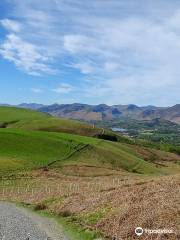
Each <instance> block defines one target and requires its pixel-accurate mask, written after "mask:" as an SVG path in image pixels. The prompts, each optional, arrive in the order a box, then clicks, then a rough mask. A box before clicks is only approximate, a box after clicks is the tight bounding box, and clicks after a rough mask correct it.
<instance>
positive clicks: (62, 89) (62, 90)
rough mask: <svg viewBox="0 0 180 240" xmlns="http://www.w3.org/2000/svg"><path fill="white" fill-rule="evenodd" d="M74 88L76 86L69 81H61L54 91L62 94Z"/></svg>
mask: <svg viewBox="0 0 180 240" xmlns="http://www.w3.org/2000/svg"><path fill="white" fill-rule="evenodd" d="M73 90H74V87H73V86H72V85H70V84H67V83H61V84H60V85H59V86H58V87H57V88H55V89H52V91H53V92H56V93H62V94H66V93H70V92H72V91H73Z"/></svg>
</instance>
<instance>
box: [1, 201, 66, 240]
mask: <svg viewBox="0 0 180 240" xmlns="http://www.w3.org/2000/svg"><path fill="white" fill-rule="evenodd" d="M12 239H18V240H69V239H68V238H67V237H66V236H65V235H64V233H63V229H62V227H61V226H60V225H59V224H57V223H56V222H55V221H54V220H53V219H49V218H44V217H41V216H39V215H37V214H34V213H32V212H30V211H28V210H26V209H23V208H19V207H17V206H16V205H14V204H12V203H6V202H0V240H12Z"/></svg>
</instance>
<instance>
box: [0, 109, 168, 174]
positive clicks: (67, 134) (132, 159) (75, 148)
mask: <svg viewBox="0 0 180 240" xmlns="http://www.w3.org/2000/svg"><path fill="white" fill-rule="evenodd" d="M0 122H1V128H0V176H3V175H6V174H9V173H11V174H12V173H16V172H19V171H20V172H22V171H24V170H32V169H37V168H55V169H59V171H60V170H61V168H62V167H63V166H67V165H69V166H70V165H72V166H74V165H76V166H90V167H91V166H93V167H98V168H106V169H115V170H120V169H123V170H126V171H128V172H133V173H140V174H162V173H163V169H162V168H161V167H159V166H158V167H157V165H156V164H155V163H153V162H148V161H145V160H143V158H142V156H140V155H138V154H136V152H135V151H134V150H133V148H132V146H128V145H126V144H122V143H119V142H110V141H106V140H102V139H97V138H93V137H89V136H95V135H97V134H99V133H101V132H102V129H98V128H95V127H93V126H92V125H88V124H84V123H81V122H78V121H73V120H65V119H58V118H55V117H52V116H50V115H48V114H44V113H39V112H36V111H32V110H25V109H18V108H12V107H0ZM78 134H79V135H78ZM82 135H86V136H82Z"/></svg>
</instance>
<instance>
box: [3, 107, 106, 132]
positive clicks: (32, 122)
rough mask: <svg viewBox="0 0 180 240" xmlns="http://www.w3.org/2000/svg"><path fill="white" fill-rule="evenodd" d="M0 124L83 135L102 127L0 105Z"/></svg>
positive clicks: (98, 130)
mask: <svg viewBox="0 0 180 240" xmlns="http://www.w3.org/2000/svg"><path fill="white" fill-rule="evenodd" d="M0 126H1V127H6V128H18V129H23V130H40V131H48V132H68V133H74V134H79V135H85V136H94V135H96V134H99V133H101V132H102V129H100V128H94V127H93V126H92V125H89V124H85V123H81V122H80V121H72V120H68V119H59V118H55V117H53V116H51V115H49V114H46V113H40V112H37V111H32V110H27V109H23V108H15V107H0Z"/></svg>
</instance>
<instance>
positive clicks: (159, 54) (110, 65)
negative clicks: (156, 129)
mask: <svg viewBox="0 0 180 240" xmlns="http://www.w3.org/2000/svg"><path fill="white" fill-rule="evenodd" d="M12 2H13V3H14V4H13V6H15V8H14V9H13V10H12V11H11V16H12V19H16V21H14V20H11V19H4V20H2V21H1V25H2V26H3V27H5V28H6V30H8V31H9V34H7V36H6V38H5V39H4V43H2V44H1V46H0V54H1V55H2V56H3V57H4V58H6V59H7V60H9V61H11V62H13V63H14V64H15V65H16V66H17V67H18V68H20V69H23V70H24V71H26V72H27V73H30V74H54V73H55V72H56V71H55V70H54V68H55V67H54V68H52V64H53V63H55V66H56V68H58V69H60V71H61V69H62V68H64V66H65V67H66V70H67V71H68V70H69V69H68V67H69V68H72V69H75V70H76V71H77V70H78V71H79V72H80V73H81V74H82V76H84V77H82V76H81V77H80V79H81V80H79V81H81V86H83V88H84V89H82V91H83V92H84V94H87V97H89V98H90V94H89V95H88V92H91V93H92V94H94V93H95V94H94V95H93V100H92V101H96V100H97V101H98V100H99V101H101V102H103V101H104V102H106V101H111V103H118V102H124V103H128V102H130V101H132V102H134V103H136V104H141V103H142V102H144V103H142V104H145V102H147V103H150V102H153V101H156V102H158V101H159V102H160V101H161V102H162V100H160V98H161V99H163V98H164V93H166V96H167V97H166V99H169V102H172V101H173V100H172V99H173V98H174V102H177V101H179V96H178V94H177V92H178V90H179V91H180V81H179V79H180V70H179V59H180V27H179V26H180V2H179V1H176V0H174V1H164V0H152V1H147V2H145V1H144V2H143V1H141V0H136V1H132V0H127V1H124V0H119V1H117V0H111V1H106V0H96V1H82V0H66V1H64V0H44V1H43V4H42V3H41V2H39V1H36V0H27V1H21V0H12ZM87 9H88V10H87ZM19 16H21V17H19ZM70 71H71V69H70ZM87 76H88V80H89V81H88V82H87V81H86V79H87ZM90 80H91V81H90ZM95 89H98V91H95ZM169 89H171V92H169ZM55 90H56V92H60V93H65V92H71V91H72V89H71V88H68V86H66V87H65V86H64V87H63V86H60V87H59V90H58V88H57V89H54V91H55ZM98 95H99V96H98ZM107 95H110V96H111V97H110V98H107ZM158 98H159V100H158ZM166 101H167V102H168V100H166Z"/></svg>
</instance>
